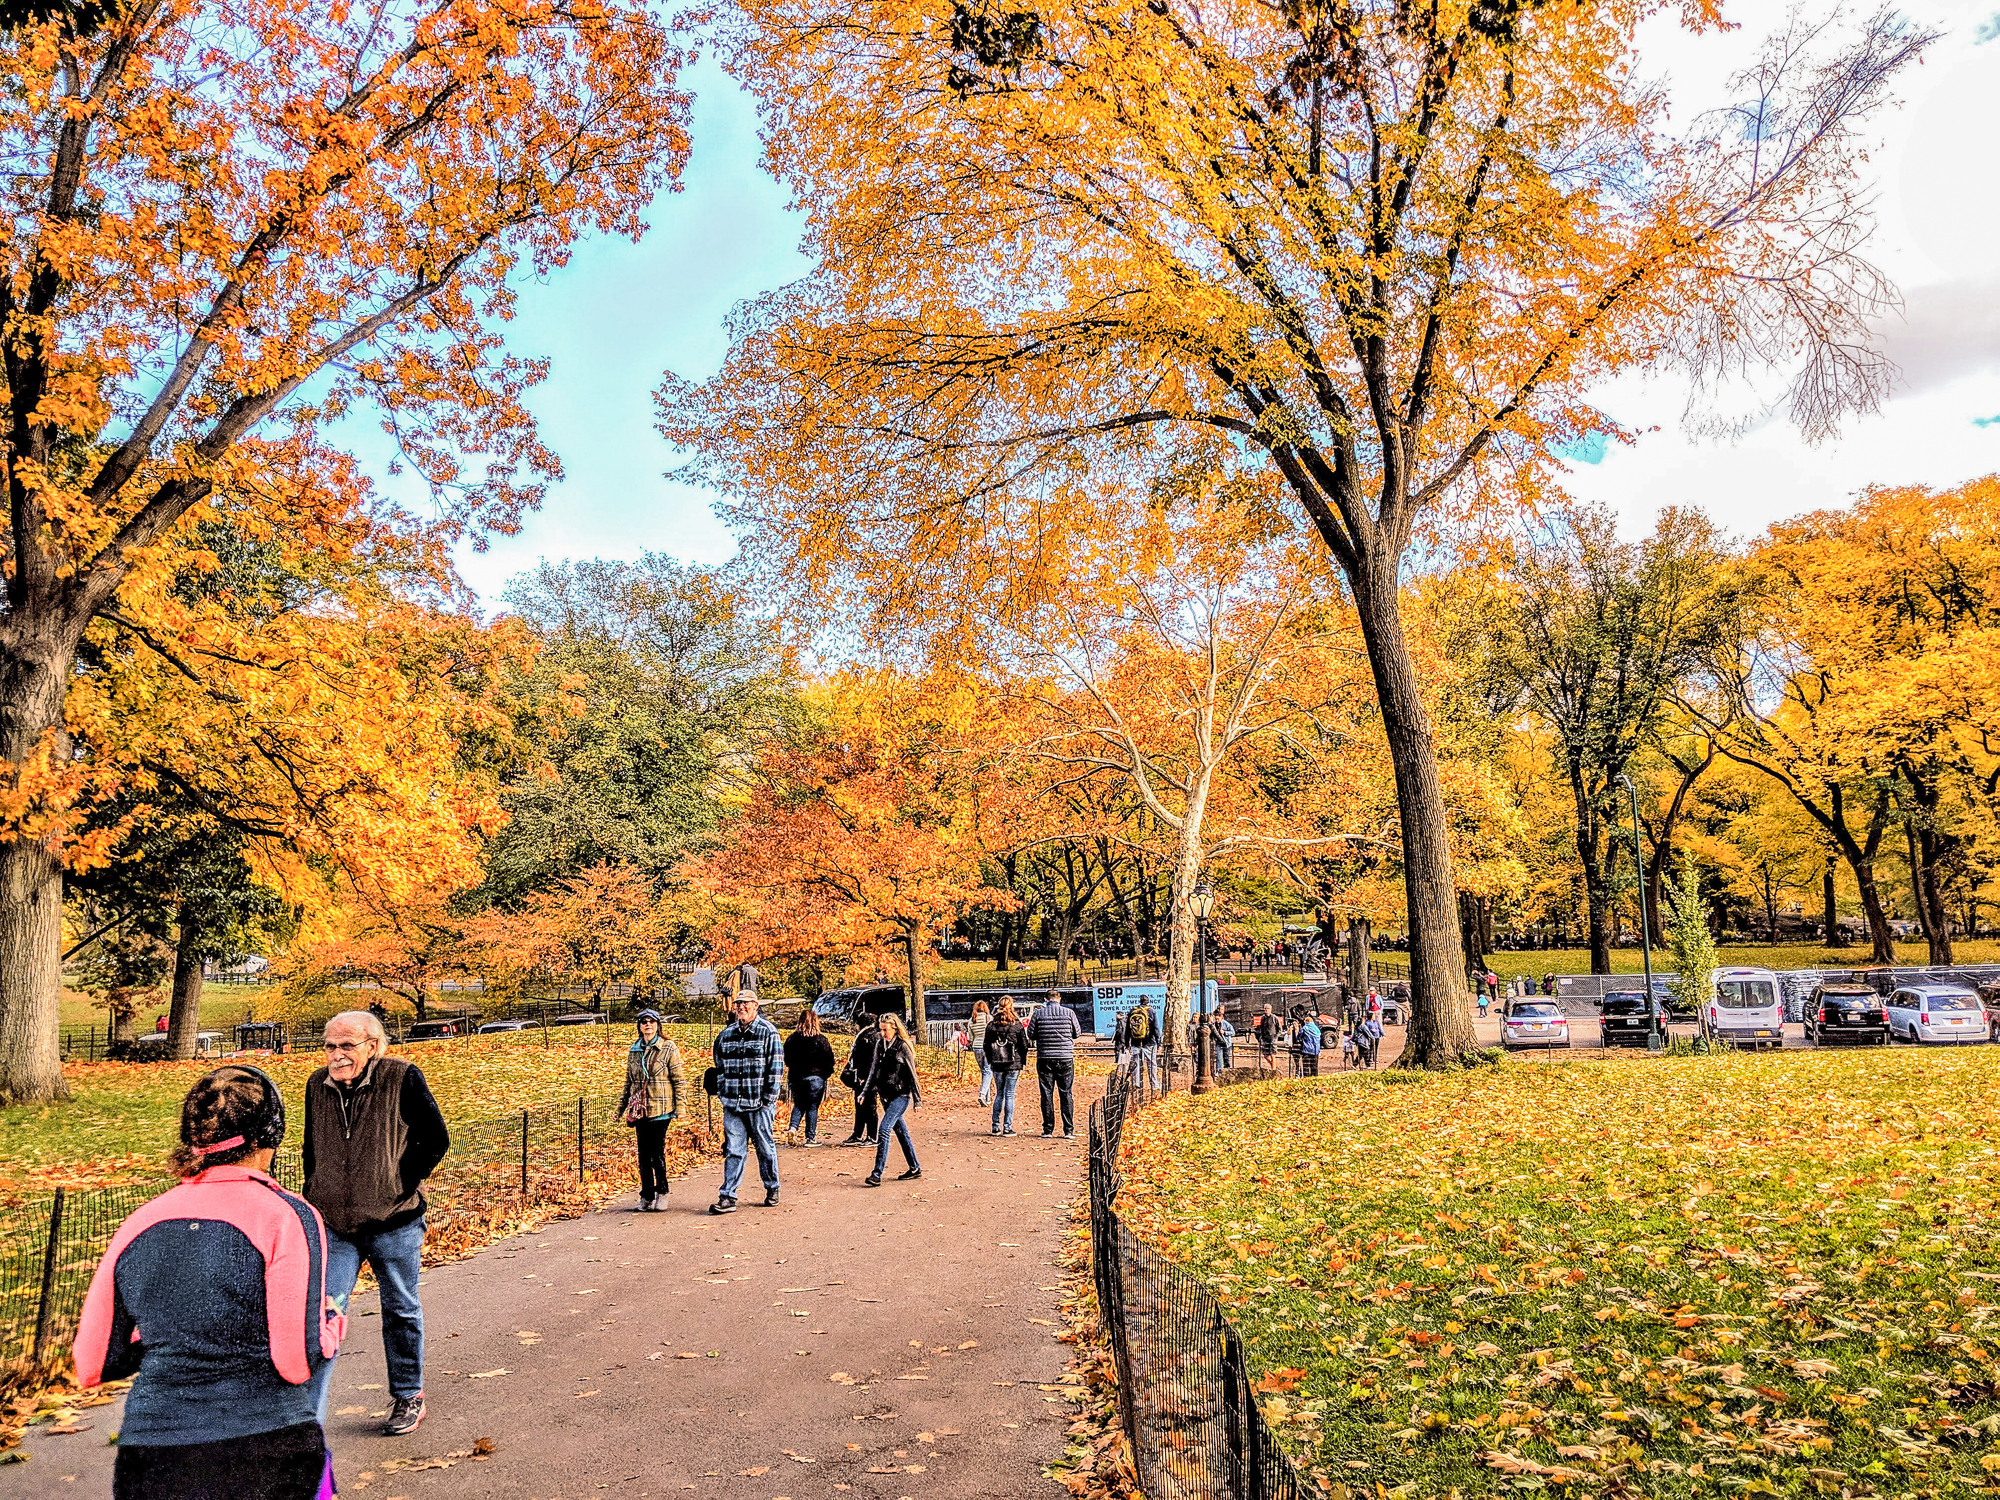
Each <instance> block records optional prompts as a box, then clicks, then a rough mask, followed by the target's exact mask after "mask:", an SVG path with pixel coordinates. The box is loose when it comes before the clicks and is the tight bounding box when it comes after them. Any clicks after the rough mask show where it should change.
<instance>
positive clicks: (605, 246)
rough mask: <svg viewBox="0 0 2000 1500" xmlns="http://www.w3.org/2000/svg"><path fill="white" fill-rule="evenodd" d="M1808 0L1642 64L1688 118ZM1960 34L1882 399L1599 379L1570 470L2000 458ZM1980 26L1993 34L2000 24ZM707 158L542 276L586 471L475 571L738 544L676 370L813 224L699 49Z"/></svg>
mask: <svg viewBox="0 0 2000 1500" xmlns="http://www.w3.org/2000/svg"><path fill="white" fill-rule="evenodd" d="M1787 3H1789V0H1754V3H1737V4H1733V5H1730V6H1729V7H1728V13H1729V15H1730V18H1731V19H1732V20H1734V21H1737V22H1739V23H1740V30H1738V31H1736V32H1734V33H1732V34H1730V35H1728V36H1723V37H1717V36H1714V35H1712V34H1711V35H1709V36H1706V37H1702V38H1690V37H1688V36H1687V35H1686V34H1685V33H1682V32H1680V31H1679V30H1678V28H1677V26H1676V25H1675V24H1674V20H1673V16H1674V14H1675V12H1674V11H1672V10H1671V9H1670V10H1669V11H1668V12H1667V13H1666V15H1665V16H1664V17H1663V18H1662V19H1661V20H1660V21H1659V22H1657V23H1655V24H1654V25H1653V26H1652V27H1651V28H1650V29H1649V31H1648V33H1647V36H1646V47H1645V51H1644V53H1643V57H1642V62H1643V69H1644V71H1646V72H1648V73H1650V74H1652V75H1653V76H1655V77H1659V78H1662V79H1664V80H1665V81H1666V82H1667V84H1668V87H1669V89H1670V91H1671V93H1672V94H1673V96H1674V98H1675V100H1676V105H1677V108H1676V116H1677V118H1678V119H1680V120H1683V121H1684V120H1686V119H1687V118H1689V117H1691V116H1692V114H1693V113H1694V112H1696V111H1697V110H1699V109H1703V108H1707V107H1709V106H1710V105H1712V104H1714V103H1716V102H1719V96H1718V94H1717V89H1718V88H1719V85H1720V80H1721V79H1722V78H1723V77H1725V76H1726V75H1727V74H1728V73H1729V72H1730V71H1732V70H1733V69H1734V68H1736V67H1739V66H1741V65H1742V64H1743V63H1744V62H1746V61H1747V60H1748V57H1749V55H1750V53H1751V52H1752V51H1753V50H1754V48H1755V45H1756V42H1757V40H1758V39H1759V38H1761V37H1763V36H1764V35H1766V34H1768V33H1769V32H1770V31H1771V30H1773V29H1775V28H1777V27H1778V26H1780V25H1782V24H1783V20H1784V14H1785V8H1786V5H1787ZM1905 8H1906V9H1907V10H1908V11H1909V12H1910V13H1911V14H1912V15H1913V16H1914V17H1915V18H1916V19H1917V20H1919V21H1921V22H1922V23H1924V24H1927V25H1932V26H1935V27H1938V28H1940V29H1941V30H1943V31H1944V32H1945V33H1946V35H1945V39H1944V41H1943V42H1942V43H1941V44H1940V45H1939V46H1938V47H1937V48H1936V49H1935V50H1934V51H1933V53H1932V54H1931V55H1930V57H1929V58H1928V59H1927V60H1926V62H1925V63H1924V65H1923V66H1922V67H1921V68H1919V69H1917V70H1915V71H1914V72H1913V73H1912V74H1911V75H1910V77H1909V78H1908V79H1907V80H1906V83H1905V86H1904V88H1903V91H1902V93H1903V98H1904V101H1905V102H1904V105H1903V107H1902V108H1901V109H1900V110H1898V111H1897V112H1896V113H1895V114H1894V115H1892V116H1890V117H1888V118H1886V119H1885V120H1884V121H1883V122H1882V123H1881V127H1880V135H1881V138H1882V139H1881V144H1880V148H1879V149H1878V150H1876V151H1874V152H1873V153H1872V154H1871V161H1870V163H1869V165H1868V168H1867V170H1869V171H1872V172H1874V173H1876V174H1878V175H1877V178H1876V182H1877V191H1876V193H1875V199H1876V206H1877V211H1878V215H1879V221H1880V222H1879V230H1878V234H1877V237H1876V240H1875V243H1874V246H1873V252H1874V255H1875V258H1876V259H1878V260H1879V261H1880V263H1882V264H1883V265H1884V266H1885V267H1886V268H1887V269H1889V271H1890V272H1891V273H1892V274H1893V275H1894V277H1895V278H1896V280H1897V281H1898V282H1899V284H1900V285H1901V287H1902V290H1903V294H1904V299H1905V301H1904V308H1903V310H1902V312H1901V313H1900V314H1899V315H1897V316H1895V317H1892V318H1890V319H1887V320H1885V321H1884V322H1883V323H1882V324H1881V325H1880V326H1879V327H1878V328H1877V330H1876V333H1877V336H1878V338H1879V339H1880V340H1881V342H1882V343H1883V345H1884V346H1885V347H1886V348H1887V350H1888V352H1889V353H1890V355H1891V357H1892V358H1893V359H1895V361H1896V362H1897V364H1898V365H1899V366H1900V367H1901V369H1902V371H1903V379H1902V383H1901V386H1900V389H1899V391H1898V393H1897V395H1896V396H1895V397H1894V398H1893V399H1892V400H1891V401H1890V402H1889V403H1888V404H1887V405H1886V407H1885V408H1884V409H1883V410H1882V411H1881V412H1880V413H1878V414H1875V415H1873V416H1870V417H1867V418H1863V419H1857V420H1854V421H1851V422H1850V423H1849V424H1848V426H1847V428H1846V430H1845V431H1844V432H1843V433H1842V435H1841V436H1840V438H1839V439H1838V440H1836V441H1833V442H1829V443H1824V444H1820V445H1818V446H1808V445H1807V444H1805V443H1803V442H1801V441H1800V440H1799V438H1798V436H1797V435H1796V434H1795V433H1794V432H1792V431H1791V430H1790V429H1788V428H1787V427H1785V426H1784V425H1783V424H1782V423H1780V422H1767V423H1764V424H1762V425H1761V426H1758V427H1757V428H1755V429H1754V430H1753V431H1751V432H1749V433H1747V434H1745V435H1744V436H1743V437H1741V438H1739V439H1737V440H1735V441H1732V442H1721V441H1715V440H1697V439H1691V438H1689V437H1687V436H1686V435H1685V434H1684V433H1683V432H1682V431H1681V429H1680V421H1681V413H1682V407H1683V404H1684V395H1685V393H1684V391H1683V390H1682V389H1681V388H1680V387H1679V386H1678V385H1677V384H1676V383H1675V382H1673V381H1671V380H1661V379H1646V378H1638V377H1634V378H1630V379H1625V380H1621V381H1619V382H1617V383H1615V384H1614V385H1612V386H1610V387H1608V388H1606V389H1605V390H1604V391H1603V392H1602V393H1601V402H1602V406H1603V408H1604V410H1606V411H1607V412H1608V413H1609V414H1610V415H1611V416H1612V417H1613V418H1614V419H1615V420H1617V421H1619V422H1621V423H1623V424H1625V425H1626V426H1627V427H1628V428H1631V429H1635V430H1637V431H1639V432H1640V434H1641V436H1640V437H1639V439H1638V441H1637V442H1636V443H1635V444H1633V445H1630V446H1626V445H1622V444H1617V443H1613V444H1610V445H1609V446H1608V447H1606V446H1604V445H1602V444H1592V445H1589V446H1588V447H1587V448H1586V449H1585V450H1583V451H1580V452H1578V453H1577V454H1576V455H1574V457H1575V459H1576V462H1575V463H1574V475H1573V479H1572V482H1571V489H1572V492H1573V493H1575V494H1576V495H1577V496H1578V497H1579V498H1582V499H1586V500H1590V501H1594V502H1597V503H1601V504H1604V505H1607V506H1609V507H1610V508H1612V509H1613V510H1615V511H1617V512H1618V513H1619V515H1620V517H1621V518H1622V521H1623V524H1624V527H1625V529H1626V530H1627V531H1628V532H1629V533H1632V534H1635V535H1636V534H1643V533H1645V532H1646V531H1649V530H1650V529H1651V526H1652V524H1653V518H1654V516H1655V515H1656V514H1657V513H1658V511H1659V509H1660V508H1661V507H1662V506H1664V505H1676V504H1679V505H1686V504H1698V505H1701V506H1703V507H1704V508H1706V509H1707V510H1708V511H1709V512H1710V513H1711V514H1712V515H1714V516H1715V518H1716V519H1717V520H1718V521H1720V522H1721V523H1722V524H1723V525H1724V526H1725V527H1727V528H1728V529H1730V530H1732V531H1734V532H1736V533H1737V534H1738V535H1748V534H1751V533H1754V532H1756V531H1759V530H1761V529H1762V528H1763V527H1765V526H1766V525H1768V524H1770V523H1771V522H1772V521H1774V520H1778V519H1780V518H1782V517H1785V516H1791V515H1796V514H1798V513H1800V512H1802V511H1806V510H1810V509H1817V508H1821V507H1829V506H1840V505H1844V504H1846V503H1848V502H1849V501H1850V500H1851V499H1852V498H1853V496H1854V494H1855V492H1856V491H1857V490H1858V489H1859V488H1860V487H1861V486H1862V485H1864V484H1867V483H1870V482H1879V483H1898V484H1900V483H1927V484H1935V485H1950V484H1955V483H1959V482H1962V481H1964V480H1966V479H1970V478H1974V477H1976V476H1978V475H1981V474H1986V473H1990V472H1993V471H1995V470H2000V423H1996V422H1994V421H1993V420H1992V419H1993V418H1995V417H1996V416H2000V254H1996V248H1995V247H1996V246H2000V192H1996V191H1995V185H1994V180H1993V179H1994V168H1993V166H1992V161H1993V157H1992V152H1991V143H1992V142H1994V141H1995V140H2000V39H1994V34H1995V33H1996V32H2000V28H1997V27H1995V26H1994V25H1993V24H1991V23H1992V21H1993V13H1992V0H1969V3H1960V0H1909V3H1908V4H1907V5H1906V7H1905ZM1982 36H1985V37H1986V38H1987V39H1986V40H1982V39H1981V38H1982ZM686 83H687V85H688V87H689V88H690V89H691V90H692V91H693V92H694V94H695V100H696V103H695V109H694V123H693V157H692V160H691V161H690V163H689V166H688V169H687V172H686V174H685V177H684V179H683V182H684V187H683V190H682V191H681V192H679V193H675V194H671V195H667V196H663V197H662V198H661V199H660V201H659V202H658V203H657V204H655V206H654V212H653V214H652V224H653V227H652V229H651V232H650V233H648V234H647V235H646V237H645V238H644V240H642V241H641V242H640V243H639V244H638V245H632V244H630V243H627V242H625V241H612V240H594V241H591V242H588V243H586V244H584V245H583V246H581V247H580V248H579V249H578V251H577V253H576V254H575V256H574V257H573V258H572V260H571V262H570V264H569V265H568V266H567V267H565V268H564V269H563V270H562V271H561V272H560V273H558V274H557V275H555V276H553V277H551V278H550V280H549V281H548V283H547V284H545V285H529V286H524V287H523V288H522V296H521V298H520V316H519V317H518V318H517V319H516V320H515V322H514V324H513V325H512V327H511V329H510V330H509V343H510V344H511V345H512V347H513V348H515V349H516V350H517V351H519V352H521V353H523V354H536V355H547V356H549V358H550V359H551V360H552V369H551V372H550V376H549V379H548V381H547V382H546V383H545V384H544V385H543V386H541V387H540V388H539V389H538V390H537V391H536V392H535V393H534V394H533V396H532V397H531V398H530V401H529V405H530V406H531V407H532V408H533V410H534V411H535V413H536V416H537V418H538V419H539V420H540V422H541V424H542V429H543V437H544V439H545V441H547V442H548V443H549V444H550V446H552V447H553V448H554V449H555V450H556V452H557V453H559V454H560V455H561V457H562V460H563V464H564V467H565V469H566V471H567V476H568V477H567V478H566V479H565V480H564V481H563V483H562V484H561V485H559V486H556V487H555V488H554V489H553V490H552V491H551V493H550V495H549V498H548V501H547V503H546V504H545V505H544V506H543V507H542V509H541V511H540V512H539V513H537V514H534V515H531V516H530V517H529V518H528V521H527V524H526V526H525V527H524V528H523V530H522V532H521V534H520V535H519V536H516V537H503V538H497V539H495V540H494V542H493V544H492V546H491V548H490V549H489V550H488V551H487V552H485V553H475V552H473V551H471V550H470V548H467V549H464V550H463V551H462V553H461V558H460V561H461V566H462V570H463V572H464V574H465V576H466V578H467V580H468V581H469V582H470V583H471V584H472V585H473V586H474V587H475V588H477V589H478V590H479V591H480V593H481V595H482V596H483V597H484V598H485V599H486V600H487V601H488V602H489V603H492V602H493V601H495V600H496V599H497V596H498V593H499V590H500V588H501V587H502V586H503V585H504V584H505V582H506V580H507V579H508V578H510V577H512V576H513V575H514V574H516V573H518V572H521V571H522V570H524V569H526V568H530V567H532V566H534V564H535V563H536V561H537V560H538V559H540V558H543V557H550V558H559V557H622V558H629V557H635V556H637V555H638V554H639V553H640V552H643V551H648V550H652V551H660V552H665V553H668V554H670V555H672V556H674V557H678V558H681V559H683V560H686V561H694V562H711V563H712V562H721V561H723V560H725V559H726V558H727V557H728V556H729V555H730V554H731V552H732V551H733V550H734V543H733V541H732V539H731V538H730V536H729V534H728V532H727V531H726V530H725V529H724V528H723V527H722V526H721V525H720V524H719V523H718V522H717V521H716V519H715V518H714V516H713V514H712V512H711V510H710V508H709V497H708V496H707V495H706V494H705V493H704V492H701V491H698V490H694V489H690V488H688V487H687V486H683V485H675V484H671V483H669V482H668V481H667V480H666V478H665V477H664V471H665V470H666V469H667V468H668V467H669V466H670V465H671V464H672V462H673V454H672V451H671V450H670V449H668V448H667V446H666V445H665V444H664V443H663V442H662V441H661V440H660V437H659V435H658V433H657V432H655V431H654V428H653V410H652V393H653V391H654V389H655V388H656V387H657V385H658V384H659V379H660V375H661V373H662V372H663V371H665V370H668V369H672V370H675V371H677V372H679V373H681V374H684V375H689V376H694V377H700V376H703V375H707V374H709V373H711V372H712V371H713V370H715V369H716V367H717V366H718V365H719V364H720V363H721V360H722V357H723V353H724V351H725V348H726V344H727V340H726V338H725V336H724V332H723V320H724V318H725V317H726V316H727V315H728V312H729V309H730V308H731V307H732V306H734V305H735V304H736V303H737V302H738V301H740V300H742V299H744V298H748V297H754V296H756V295H758V294H760V293H762V292H764V291H766V290H769V289H770V288H772V287H776V286H780V285H782V284H784V283H785V282H787V281H789V280H792V279H794V278H796V277H797V276H799V275H801V274H803V273H804V271H805V270H806V269H807V265H806V262H805V260H804V259H803V258H802V257H801V256H800V255H799V253H798V248H797V247H798V240H799V234H800V224H799V221H798V219H797V218H796V217H795V216H793V215H791V214H789V213H788V212H787V210H786V207H785V193H784V191H783V189H782V188H780V187H779V186H778V185H777V184H776V183H774V182H772V181H771V180H770V179H769V178H768V177H766V176H765V175H764V174H763V173H762V171H761V170H760V169H759V167H758V164H757V126H756V118H755V112H754V110H753V109H752V107H751V105H750V103H749V101H748V100H747V99H746V98H745V97H744V96H743V95H742V94H741V93H739V92H738V91H737V90H736V89H735V87H734V86H733V85H732V84H731V83H730V82H729V80H728V78H727V77H726V76H725V75H724V74H723V72H722V71H721V69H720V68H718V67H717V66H715V65H714V64H713V63H710V62H707V61H704V62H702V63H700V64H698V65H697V66H696V67H695V68H693V69H692V70H690V72H689V74H688V75H687V77H686Z"/></svg>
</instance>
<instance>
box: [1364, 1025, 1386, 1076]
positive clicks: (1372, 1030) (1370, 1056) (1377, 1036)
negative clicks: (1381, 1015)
mask: <svg viewBox="0 0 2000 1500" xmlns="http://www.w3.org/2000/svg"><path fill="white" fill-rule="evenodd" d="M1381 1047H1382V1023H1381V1021H1380V1020H1378V1019H1377V1018H1376V1017H1374V1016H1370V1017H1369V1018H1368V1019H1367V1020H1365V1021H1363V1022H1362V1023H1361V1066H1362V1067H1364V1068H1372V1067H1374V1066H1375V1058H1376V1055H1377V1054H1378V1053H1379V1052H1380V1050H1381Z"/></svg>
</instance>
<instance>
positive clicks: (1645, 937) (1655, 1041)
mask: <svg viewBox="0 0 2000 1500" xmlns="http://www.w3.org/2000/svg"><path fill="white" fill-rule="evenodd" d="M1618 781H1619V783H1620V785H1622V786H1623V787H1624V788H1625V794H1626V796H1628V797H1630V798H1631V799H1632V870H1633V873H1634V874H1635V875H1636V876H1637V885H1638V890H1639V951H1640V953H1642V954H1643V955H1644V956H1645V963H1646V1031H1647V1039H1648V1045H1649V1046H1651V1047H1652V1048H1653V1050H1655V1051H1658V1050H1659V1049H1660V1048H1661V1047H1663V1046H1665V1045H1666V1040H1667V1039H1666V1038H1665V1037H1664V1036H1662V1035H1661V1034H1660V1002H1659V1000H1658V999H1656V998H1655V997H1654V994H1653V924H1652V923H1651V922H1650V921H1648V920H1647V918H1646V851H1645V850H1644V849H1643V848H1641V847H1640V844H1639V789H1638V788H1637V787H1635V786H1633V785H1632V778H1631V777H1629V776H1627V775H1626V774H1625V773H1624V772H1623V771H1620V772H1619V773H1618Z"/></svg>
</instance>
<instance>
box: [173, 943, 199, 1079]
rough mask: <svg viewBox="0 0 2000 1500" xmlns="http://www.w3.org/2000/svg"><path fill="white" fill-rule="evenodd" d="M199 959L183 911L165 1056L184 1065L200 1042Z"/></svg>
mask: <svg viewBox="0 0 2000 1500" xmlns="http://www.w3.org/2000/svg"><path fill="white" fill-rule="evenodd" d="M202 957H203V955H202V952H201V950H200V948H199V947H198V946H197V933H196V929H195V924H194V922H193V920H192V918H191V915H190V913H189V912H188V911H187V910H186V909H185V908H183V909H182V911H181V917H180V933H179V935H178V939H177V941H176V942H175V944H174V1000H173V1005H172V1006H171V1007H170V1008H169V1009H168V1011H167V1052H168V1053H169V1054H170V1055H171V1056H173V1057H177V1058H180V1059H182V1060H183V1061H185V1060H186V1059H188V1058H190V1057H193V1056H194V1049H195V1045H196V1043H197V1042H198V1041H199V1040H200V1039H201V983H202V975H201V965H202Z"/></svg>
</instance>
